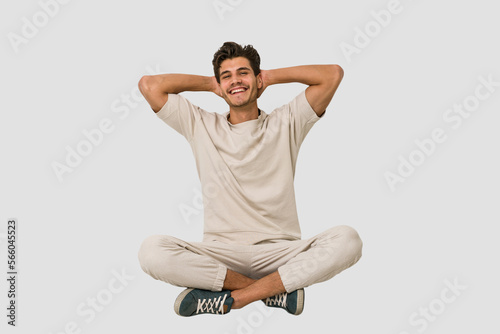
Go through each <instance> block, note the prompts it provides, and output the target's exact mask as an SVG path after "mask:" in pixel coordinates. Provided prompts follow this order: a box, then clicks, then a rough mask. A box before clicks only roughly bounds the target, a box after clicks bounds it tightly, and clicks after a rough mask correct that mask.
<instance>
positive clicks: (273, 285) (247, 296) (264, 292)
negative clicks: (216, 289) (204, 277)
mask: <svg viewBox="0 0 500 334" xmlns="http://www.w3.org/2000/svg"><path fill="white" fill-rule="evenodd" d="M223 289H224V290H231V297H232V298H233V299H234V303H233V306H232V308H233V309H238V308H242V307H244V306H246V305H248V304H250V303H252V302H254V301H257V300H260V299H265V298H268V297H272V296H275V295H277V294H280V293H283V292H286V290H285V287H284V286H283V282H282V281H281V277H280V275H279V273H278V272H277V271H275V272H273V273H272V274H269V275H267V276H265V277H263V278H261V279H259V280H254V279H251V278H249V277H246V276H245V275H242V274H240V273H237V272H235V271H232V270H229V269H228V270H227V274H226V279H225V280H224V287H223Z"/></svg>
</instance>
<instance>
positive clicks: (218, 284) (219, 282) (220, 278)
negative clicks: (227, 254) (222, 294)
mask: <svg viewBox="0 0 500 334" xmlns="http://www.w3.org/2000/svg"><path fill="white" fill-rule="evenodd" d="M226 274H227V268H226V267H225V266H223V265H222V264H219V271H218V272H217V277H216V278H215V282H214V285H213V286H212V291H222V287H223V286H224V280H225V279H226Z"/></svg>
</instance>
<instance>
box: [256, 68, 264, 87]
mask: <svg viewBox="0 0 500 334" xmlns="http://www.w3.org/2000/svg"><path fill="white" fill-rule="evenodd" d="M262 86H263V81H262V72H259V74H257V88H258V89H261V88H262Z"/></svg>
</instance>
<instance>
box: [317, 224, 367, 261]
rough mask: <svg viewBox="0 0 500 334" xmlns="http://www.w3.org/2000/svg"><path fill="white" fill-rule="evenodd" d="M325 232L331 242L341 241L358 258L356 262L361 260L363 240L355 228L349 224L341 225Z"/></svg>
mask: <svg viewBox="0 0 500 334" xmlns="http://www.w3.org/2000/svg"><path fill="white" fill-rule="evenodd" d="M325 234H326V237H327V239H328V240H330V241H331V242H334V243H337V242H341V243H342V244H343V247H345V249H348V250H349V252H350V253H351V254H352V255H353V256H354V257H355V258H356V262H357V260H359V258H360V257H361V255H362V249H363V241H362V240H361V238H360V236H359V234H358V232H357V231H356V230H355V229H354V228H352V227H351V226H348V225H339V226H335V227H332V228H331V229H329V230H327V231H326V232H325Z"/></svg>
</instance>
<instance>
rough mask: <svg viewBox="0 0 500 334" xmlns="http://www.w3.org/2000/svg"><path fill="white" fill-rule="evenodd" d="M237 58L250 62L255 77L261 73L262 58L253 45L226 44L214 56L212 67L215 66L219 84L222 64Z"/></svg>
mask: <svg viewBox="0 0 500 334" xmlns="http://www.w3.org/2000/svg"><path fill="white" fill-rule="evenodd" d="M236 57H245V58H246V59H248V61H249V62H250V67H252V70H253V73H254V75H255V76H257V75H259V73H260V56H259V53H258V52H257V50H255V49H254V47H253V46H251V45H245V46H241V45H239V44H238V43H235V42H225V43H224V44H223V45H222V46H221V47H220V48H219V50H217V52H216V53H215V54H214V59H213V60H212V65H213V66H214V74H215V78H216V79H217V82H218V83H220V75H219V70H220V66H221V64H222V62H223V61H224V60H226V59H233V58H236Z"/></svg>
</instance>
